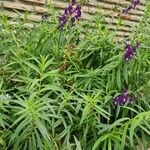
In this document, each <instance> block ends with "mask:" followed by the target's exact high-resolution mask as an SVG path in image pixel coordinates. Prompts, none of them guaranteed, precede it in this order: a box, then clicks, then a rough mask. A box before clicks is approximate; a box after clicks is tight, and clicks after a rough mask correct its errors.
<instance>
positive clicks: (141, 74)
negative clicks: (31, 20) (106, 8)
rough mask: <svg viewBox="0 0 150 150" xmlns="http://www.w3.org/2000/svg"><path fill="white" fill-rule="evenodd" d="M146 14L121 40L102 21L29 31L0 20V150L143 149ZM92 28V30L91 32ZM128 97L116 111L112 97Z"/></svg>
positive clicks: (146, 137) (149, 112) (149, 107)
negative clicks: (130, 48) (131, 48)
mask: <svg viewBox="0 0 150 150" xmlns="http://www.w3.org/2000/svg"><path fill="white" fill-rule="evenodd" d="M148 16H150V7H149V5H147V9H146V10H145V16H144V18H143V20H142V21H141V23H140V25H139V27H138V28H136V29H135V32H134V35H131V37H130V43H131V44H132V45H136V42H140V46H139V47H138V48H137V49H136V53H135V54H134V56H133V57H132V58H131V59H130V60H129V61H126V59H125V58H124V53H125V50H124V47H125V42H126V41H125V40H124V41H121V42H114V34H115V33H110V32H109V30H108V29H107V28H106V27H105V25H104V20H103V18H102V17H101V16H100V15H99V16H95V17H93V19H92V20H82V21H79V22H76V24H75V26H72V27H70V26H69V25H68V26H67V25H66V26H65V27H64V29H63V30H60V29H59V28H58V17H57V16H56V15H55V14H53V16H51V17H50V18H49V19H48V20H44V21H42V22H41V23H40V24H39V25H38V26H36V27H34V28H28V27H25V26H24V25H23V24H24V22H22V21H20V24H16V25H15V26H13V25H11V24H10V23H9V21H8V20H7V19H6V18H5V17H3V16H1V18H0V25H1V26H0V149H1V150H4V149H12V150H20V149H23V150H38V149H39V150H73V149H77V150H81V149H82V150H96V149H99V150H123V149H128V150H132V149H135V148H136V146H137V145H139V144H141V143H142V145H143V146H144V148H145V149H147V147H149V146H150V142H149V141H150V24H149V17H148ZM91 24H92V27H91ZM124 90H127V91H128V94H129V95H130V97H131V96H132V97H134V99H133V101H132V103H131V101H130V99H127V101H126V102H125V103H124V104H123V105H119V104H122V103H118V104H117V105H115V104H114V98H115V97H117V96H118V97H119V96H121V94H122V92H123V91H124Z"/></svg>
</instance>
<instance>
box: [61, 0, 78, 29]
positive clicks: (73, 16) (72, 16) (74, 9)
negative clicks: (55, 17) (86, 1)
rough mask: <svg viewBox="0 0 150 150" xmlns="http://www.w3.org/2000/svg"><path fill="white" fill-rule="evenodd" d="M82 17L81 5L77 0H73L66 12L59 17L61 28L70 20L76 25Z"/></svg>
mask: <svg viewBox="0 0 150 150" xmlns="http://www.w3.org/2000/svg"><path fill="white" fill-rule="evenodd" d="M80 19H81V7H80V6H78V5H77V2H76V0H72V3H71V5H70V6H68V7H66V8H65V10H64V13H63V14H62V15H61V16H60V17H59V28H60V29H63V27H64V26H65V24H66V23H67V21H68V20H70V24H71V25H72V26H74V25H75V21H76V20H77V21H79V20H80Z"/></svg>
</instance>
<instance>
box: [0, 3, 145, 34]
mask: <svg viewBox="0 0 150 150" xmlns="http://www.w3.org/2000/svg"><path fill="white" fill-rule="evenodd" d="M130 2H131V0H101V1H96V0H89V1H88V3H87V4H86V5H84V6H82V10H83V12H84V13H83V18H85V19H91V17H92V16H93V15H94V14H96V13H98V12H101V13H102V14H103V16H104V17H105V20H106V26H108V28H109V29H110V30H115V31H116V30H117V32H116V35H117V36H122V37H126V36H129V35H130V34H131V33H132V30H133V28H135V27H136V26H138V25H139V22H140V21H141V19H142V18H143V15H144V9H145V0H141V3H140V5H138V6H137V7H136V9H132V10H131V11H130V13H128V14H126V15H122V14H121V13H120V12H121V11H122V10H123V9H124V8H125V7H126V6H127V5H129V4H130ZM47 5H53V6H54V7H55V8H56V9H57V10H58V11H59V12H61V11H62V10H63V9H64V8H65V7H66V6H68V3H66V2H63V1H62V0H49V1H47V0H3V1H1V2H0V6H1V7H0V8H1V10H2V11H1V12H2V14H3V15H5V16H7V17H9V18H17V17H19V18H24V17H25V15H24V12H28V13H29V14H28V15H27V17H28V19H29V20H30V21H34V22H39V21H41V16H42V15H43V14H46V13H48V7H47ZM17 12H19V13H17ZM120 14H121V15H120ZM120 18H122V22H121V25H120V26H119V27H118V26H117V24H118V23H119V22H120Z"/></svg>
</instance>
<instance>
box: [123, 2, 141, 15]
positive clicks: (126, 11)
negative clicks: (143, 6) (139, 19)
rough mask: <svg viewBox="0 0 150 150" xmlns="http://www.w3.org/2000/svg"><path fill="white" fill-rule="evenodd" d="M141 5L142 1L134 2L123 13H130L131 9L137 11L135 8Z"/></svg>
mask: <svg viewBox="0 0 150 150" xmlns="http://www.w3.org/2000/svg"><path fill="white" fill-rule="evenodd" d="M139 4H140V0H132V2H131V4H130V5H129V6H128V7H127V8H125V9H123V11H122V13H128V12H129V11H130V10H131V9H135V7H136V6H137V5H139Z"/></svg>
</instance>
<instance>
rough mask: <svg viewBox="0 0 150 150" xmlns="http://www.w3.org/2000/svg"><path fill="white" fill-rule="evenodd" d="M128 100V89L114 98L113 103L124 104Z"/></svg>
mask: <svg viewBox="0 0 150 150" xmlns="http://www.w3.org/2000/svg"><path fill="white" fill-rule="evenodd" d="M127 100H128V90H125V91H124V92H123V93H122V94H120V95H118V96H117V97H115V98H114V104H115V105H124V104H125V103H126V102H127Z"/></svg>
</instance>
